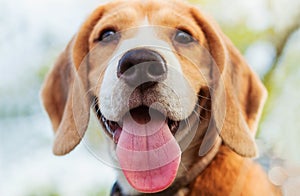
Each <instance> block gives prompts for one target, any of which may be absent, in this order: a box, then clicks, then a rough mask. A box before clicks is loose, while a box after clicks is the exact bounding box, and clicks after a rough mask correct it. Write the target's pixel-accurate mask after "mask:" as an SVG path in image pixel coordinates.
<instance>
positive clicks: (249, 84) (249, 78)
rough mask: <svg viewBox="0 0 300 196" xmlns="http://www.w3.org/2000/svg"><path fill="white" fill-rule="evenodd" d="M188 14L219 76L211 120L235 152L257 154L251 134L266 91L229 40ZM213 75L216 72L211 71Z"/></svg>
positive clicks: (194, 13) (197, 15) (209, 22)
mask: <svg viewBox="0 0 300 196" xmlns="http://www.w3.org/2000/svg"><path fill="white" fill-rule="evenodd" d="M191 13H192V16H193V17H194V19H195V20H196V22H197V23H198V25H199V26H200V28H201V30H202V31H203V32H204V34H205V36H206V39H207V41H208V44H209V49H210V53H211V55H212V58H213V59H214V61H215V63H216V65H217V67H218V70H217V72H218V73H219V74H214V75H216V76H218V77H219V78H218V80H217V81H218V82H217V84H215V86H214V88H213V89H214V93H213V94H214V95H213V97H212V101H213V104H212V112H213V114H212V115H213V118H214V121H215V124H216V127H217V130H218V131H219V133H220V136H221V138H222V139H223V142H224V143H225V144H226V145H227V146H229V147H230V148H231V149H232V150H234V151H235V152H236V153H238V154H240V155H242V156H246V157H254V156H256V155H257V148H256V144H255V140H254V137H255V133H256V130H257V124H258V120H259V118H260V115H261V112H262V107H263V105H264V102H265V100H266V95H267V92H266V90H265V88H264V86H263V84H262V83H261V81H260V80H259V78H258V77H257V75H256V74H255V73H254V72H253V71H252V70H251V69H250V67H249V66H248V65H247V63H246V62H245V60H244V58H243V57H242V56H241V54H240V53H239V51H238V50H237V49H236V48H235V46H234V45H233V44H232V43H231V41H230V40H229V39H228V38H227V37H226V36H225V35H224V34H223V33H222V32H221V30H219V27H218V26H217V25H216V24H215V23H214V22H213V21H212V20H211V19H207V17H205V16H204V15H202V14H201V13H200V12H199V11H198V9H196V8H191ZM213 71H214V72H216V70H213Z"/></svg>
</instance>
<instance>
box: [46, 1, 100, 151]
mask: <svg viewBox="0 0 300 196" xmlns="http://www.w3.org/2000/svg"><path fill="white" fill-rule="evenodd" d="M102 10H103V8H102V7H99V8H98V9H97V10H95V11H94V12H93V13H92V15H91V16H90V17H89V18H88V19H87V21H86V22H85V23H84V24H83V25H82V27H81V28H80V30H79V32H78V34H77V35H76V36H75V37H74V38H73V39H72V40H71V42H70V43H69V44H68V46H67V48H66V49H65V51H64V52H63V53H62V54H61V55H60V57H59V58H58V60H57V62H56V63H55V65H54V67H53V68H52V70H51V72H50V73H49V74H48V76H47V78H46V80H45V82H44V85H43V88H42V92H41V96H42V101H43V104H44V107H45V109H46V111H47V113H48V115H49V117H50V119H51V123H52V127H53V129H54V132H55V141H54V146H53V152H54V154H56V155H64V154H66V153H68V152H70V151H71V150H73V149H74V148H75V147H76V146H77V144H79V142H80V141H81V138H82V137H83V135H84V133H85V131H86V129H87V126H88V122H89V111H90V101H91V100H90V98H89V95H88V94H87V88H88V79H87V75H88V74H87V70H88V62H87V58H85V57H87V56H88V52H89V36H90V33H91V31H92V30H93V27H94V26H95V25H96V23H97V22H98V20H99V19H100V17H101V15H102Z"/></svg>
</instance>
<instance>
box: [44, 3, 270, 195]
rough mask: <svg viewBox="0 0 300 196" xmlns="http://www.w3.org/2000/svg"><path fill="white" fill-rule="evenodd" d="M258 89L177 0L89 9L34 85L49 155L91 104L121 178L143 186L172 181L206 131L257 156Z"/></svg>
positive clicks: (74, 133)
mask: <svg viewBox="0 0 300 196" xmlns="http://www.w3.org/2000/svg"><path fill="white" fill-rule="evenodd" d="M265 95H266V92H265V90H264V87H263V86H262V84H261V82H260V81H259V79H258V77H257V76H256V75H255V74H254V73H253V72H252V71H251V70H250V68H249V67H248V66H247V64H246V63H245V61H244V59H243V58H242V57H241V55H240V54H239V52H238V51H237V50H236V49H235V47H234V46H233V45H232V44H231V42H230V41H229V40H228V39H227V38H226V36H225V35H223V33H222V32H221V31H220V30H219V29H218V27H217V26H216V25H215V24H214V22H213V21H212V20H210V19H208V18H207V17H205V16H204V15H203V14H202V13H200V12H199V11H198V10H197V9H196V8H194V7H192V6H190V5H188V4H186V3H184V2H181V1H158V0H155V1H141V0H134V1H132V0H131V1H126V0H117V1H113V2H111V3H109V4H106V5H103V6H101V7H99V8H98V9H96V10H95V11H94V12H93V13H92V14H91V15H90V16H89V17H88V19H87V20H86V22H85V23H84V24H83V25H82V27H81V28H80V30H79V32H78V33H77V34H76V36H75V37H74V38H73V39H72V40H71V42H70V43H69V45H68V46H67V48H66V50H65V51H64V52H63V53H62V55H61V56H60V57H59V59H58V61H57V63H56V64H55V66H54V68H53V69H52V71H51V72H50V74H49V75H48V77H47V79H46V81H45V84H44V87H43V90H42V98H43V103H44V106H45V109H46V111H47V112H48V114H49V117H50V119H51V122H52V125H53V129H54V131H55V135H56V137H55V143H54V148H53V149H54V153H55V154H57V155H64V154H66V153H68V152H70V151H71V150H72V149H73V148H74V147H75V146H76V145H77V144H78V143H79V142H80V140H81V139H82V137H83V136H84V133H85V131H86V128H87V125H88V121H89V111H90V108H91V107H92V108H93V109H94V110H95V113H96V115H97V116H98V118H99V121H100V122H101V124H102V125H103V129H104V130H105V132H106V133H107V135H108V136H109V137H110V138H111V143H112V144H113V145H114V147H115V152H114V153H115V154H116V156H115V159H116V160H117V161H118V162H119V163H120V166H121V168H122V170H123V172H124V174H125V176H126V178H127V180H128V182H129V183H130V184H131V185H132V186H133V187H134V188H135V189H137V190H138V191H141V192H158V191H161V190H163V189H166V188H167V187H168V186H170V184H171V183H172V182H173V180H174V179H175V177H176V175H177V170H178V167H179V163H180V160H181V152H182V151H183V150H184V149H185V148H188V146H189V144H190V143H191V142H192V143H193V142H195V141H196V142H197V141H200V140H201V141H203V133H205V131H207V130H208V131H209V130H217V131H218V133H219V134H220V136H221V138H222V140H223V142H224V144H226V145H227V146H229V147H230V148H231V149H232V150H233V151H235V152H236V153H238V154H240V155H242V156H247V157H251V156H255V155H256V147H255V142H254V139H253V138H254V134H255V132H256V128H257V122H258V119H259V116H260V113H261V108H262V105H263V102H264V100H265V97H266V96H265ZM211 127H213V128H212V129H210V128H211ZM214 128H215V129H214ZM192 129H194V130H196V133H195V132H193V131H192ZM191 135H192V136H191ZM187 141H188V142H187ZM210 141H212V143H213V141H214V140H210ZM198 143H199V142H198ZM198 143H197V144H198ZM191 145H192V144H191ZM198 148H199V146H198ZM182 161H183V160H182Z"/></svg>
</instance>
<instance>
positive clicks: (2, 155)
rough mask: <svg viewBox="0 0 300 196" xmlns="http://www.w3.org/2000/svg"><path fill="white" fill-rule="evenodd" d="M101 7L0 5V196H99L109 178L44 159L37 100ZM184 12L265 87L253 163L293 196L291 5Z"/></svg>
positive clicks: (273, 0) (65, 2) (58, 0)
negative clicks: (232, 50) (275, 171)
mask: <svg viewBox="0 0 300 196" xmlns="http://www.w3.org/2000/svg"><path fill="white" fill-rule="evenodd" d="M103 2H105V1H101V0H98V1H96V0H89V1H86V0H43V1H39V0H15V1H9V0H0V57H1V58H0V59H1V62H0V69H1V72H0V195H1V196H18V195H20V196H29V195H30V196H31V195H32V196H33V195H49V196H50V195H53V196H54V195H62V196H65V195H72V196H74V195H108V192H109V189H110V187H111V185H112V183H113V182H114V180H115V176H114V175H115V174H114V172H113V170H112V169H111V168H110V167H108V166H106V165H105V164H103V163H101V162H100V161H98V160H97V159H96V158H94V157H93V156H92V155H91V154H90V153H89V152H88V151H87V150H86V148H85V146H84V145H83V144H81V145H80V146H79V147H78V148H76V150H75V151H74V152H72V153H71V154H69V155H67V156H64V157H55V156H54V155H52V152H51V148H52V141H53V133H52V130H51V125H50V122H49V120H48V118H47V116H46V114H45V112H44V111H43V108H42V106H41V104H40V98H39V90H40V87H41V84H42V81H43V79H44V77H45V74H46V73H47V71H48V70H49V68H50V67H51V66H52V64H53V63H54V61H55V58H56V57H57V56H58V54H59V53H60V52H61V51H62V50H63V48H64V47H65V46H66V44H67V43H68V41H69V39H70V38H71V37H72V35H73V34H74V33H75V32H76V30H77V29H78V28H79V26H80V24H81V23H82V22H83V21H84V19H85V18H86V16H87V15H88V14H89V13H90V12H91V11H92V10H93V9H94V8H95V7H96V6H98V5H99V4H102V3H103ZM190 2H192V3H194V4H195V5H197V6H199V7H200V8H201V9H202V10H203V11H204V12H206V13H208V14H209V15H212V16H213V17H214V18H215V19H216V20H217V21H218V23H219V24H220V26H221V28H222V29H223V31H224V32H225V34H227V35H228V36H229V37H230V39H231V40H232V41H233V42H234V44H235V45H236V46H237V47H238V48H239V49H240V51H241V52H242V53H243V54H244V56H245V57H246V59H247V61H248V63H249V64H250V65H251V67H252V68H253V69H254V70H255V71H256V72H257V73H258V74H259V76H260V77H261V79H262V80H263V82H264V83H265V85H266V87H267V89H268V91H269V98H268V101H267V104H266V107H265V110H264V113H263V117H262V120H261V123H260V127H259V132H258V135H257V142H258V145H259V148H260V152H261V157H260V158H259V159H258V161H259V162H260V163H262V164H263V166H264V167H265V169H266V170H267V171H268V172H269V171H271V170H272V168H276V167H288V168H291V167H292V168H294V169H293V170H292V172H291V170H288V171H287V172H286V175H287V178H286V181H287V180H288V178H289V179H292V178H293V179H295V180H296V182H298V184H297V183H296V184H295V183H294V184H295V185H294V186H292V187H288V188H285V189H284V190H286V191H285V192H284V193H285V195H291V193H290V192H289V191H288V190H291V189H294V190H296V191H297V190H300V188H299V187H300V186H299V185H300V172H299V171H300V169H299V168H300V153H299V149H300V119H299V116H300V112H299V111H300V88H299V86H300V66H299V65H300V31H299V27H300V2H299V0H290V1H288V2H287V1H284V0H252V1H235V0H194V1H190ZM293 171H295V172H293ZM297 172H298V173H297ZM290 173H293V174H290ZM294 182H295V181H294ZM289 186H290V185H289ZM296 191H295V192H294V193H296Z"/></svg>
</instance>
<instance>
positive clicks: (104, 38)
mask: <svg viewBox="0 0 300 196" xmlns="http://www.w3.org/2000/svg"><path fill="white" fill-rule="evenodd" d="M116 35H117V34H116V31H115V30H113V29H106V30H104V31H102V32H101V34H100V36H99V39H98V41H101V42H111V41H113V40H115V39H116V38H117V36H116Z"/></svg>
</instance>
